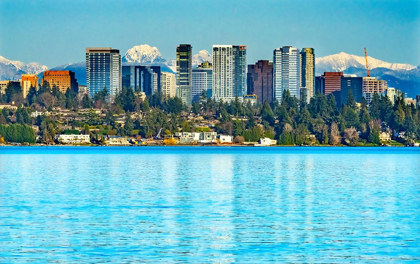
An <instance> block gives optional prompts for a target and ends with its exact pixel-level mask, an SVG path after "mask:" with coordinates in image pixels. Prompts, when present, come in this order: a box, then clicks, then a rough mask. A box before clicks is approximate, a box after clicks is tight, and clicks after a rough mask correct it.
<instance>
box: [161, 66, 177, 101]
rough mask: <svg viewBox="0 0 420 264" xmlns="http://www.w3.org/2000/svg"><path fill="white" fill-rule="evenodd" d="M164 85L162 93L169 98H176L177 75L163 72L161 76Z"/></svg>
mask: <svg viewBox="0 0 420 264" xmlns="http://www.w3.org/2000/svg"><path fill="white" fill-rule="evenodd" d="M160 79H161V83H162V86H161V87H162V93H163V95H165V96H167V97H175V95H176V80H175V74H173V73H171V72H162V73H161V74H160Z"/></svg>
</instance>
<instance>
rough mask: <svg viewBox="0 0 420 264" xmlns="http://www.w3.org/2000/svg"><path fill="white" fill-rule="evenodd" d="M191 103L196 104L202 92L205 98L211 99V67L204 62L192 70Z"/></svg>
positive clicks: (208, 63)
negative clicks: (204, 92) (204, 93)
mask: <svg viewBox="0 0 420 264" xmlns="http://www.w3.org/2000/svg"><path fill="white" fill-rule="evenodd" d="M192 74H193V75H192V101H193V102H197V101H198V100H199V99H200V95H201V93H202V92H203V91H206V95H207V97H211V90H212V83H213V66H212V64H211V63H210V62H208V61H205V62H203V63H202V64H200V65H198V67H197V68H194V69H193V70H192Z"/></svg>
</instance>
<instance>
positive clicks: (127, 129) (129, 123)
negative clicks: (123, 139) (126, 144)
mask: <svg viewBox="0 0 420 264" xmlns="http://www.w3.org/2000/svg"><path fill="white" fill-rule="evenodd" d="M133 129H134V124H133V119H132V118H131V116H130V115H129V114H128V115H127V118H126V119H125V124H124V133H125V135H127V136H131V135H132V133H133Z"/></svg>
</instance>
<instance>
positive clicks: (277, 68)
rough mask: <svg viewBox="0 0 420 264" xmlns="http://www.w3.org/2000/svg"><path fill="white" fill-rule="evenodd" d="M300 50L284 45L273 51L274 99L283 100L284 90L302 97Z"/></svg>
mask: <svg viewBox="0 0 420 264" xmlns="http://www.w3.org/2000/svg"><path fill="white" fill-rule="evenodd" d="M300 72H301V68H300V52H299V50H298V49H297V48H295V47H291V46H284V47H281V48H277V49H275V50H274V52H273V100H278V101H281V97H282V94H283V91H284V90H289V91H290V95H291V96H295V97H296V98H298V99H300V84H301V78H300Z"/></svg>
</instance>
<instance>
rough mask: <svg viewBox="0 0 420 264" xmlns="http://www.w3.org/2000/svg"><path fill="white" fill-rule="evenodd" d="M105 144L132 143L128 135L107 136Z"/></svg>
mask: <svg viewBox="0 0 420 264" xmlns="http://www.w3.org/2000/svg"><path fill="white" fill-rule="evenodd" d="M105 144H106V145H108V146H128V145H130V142H128V139H127V138H126V137H120V136H106V137H105Z"/></svg>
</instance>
